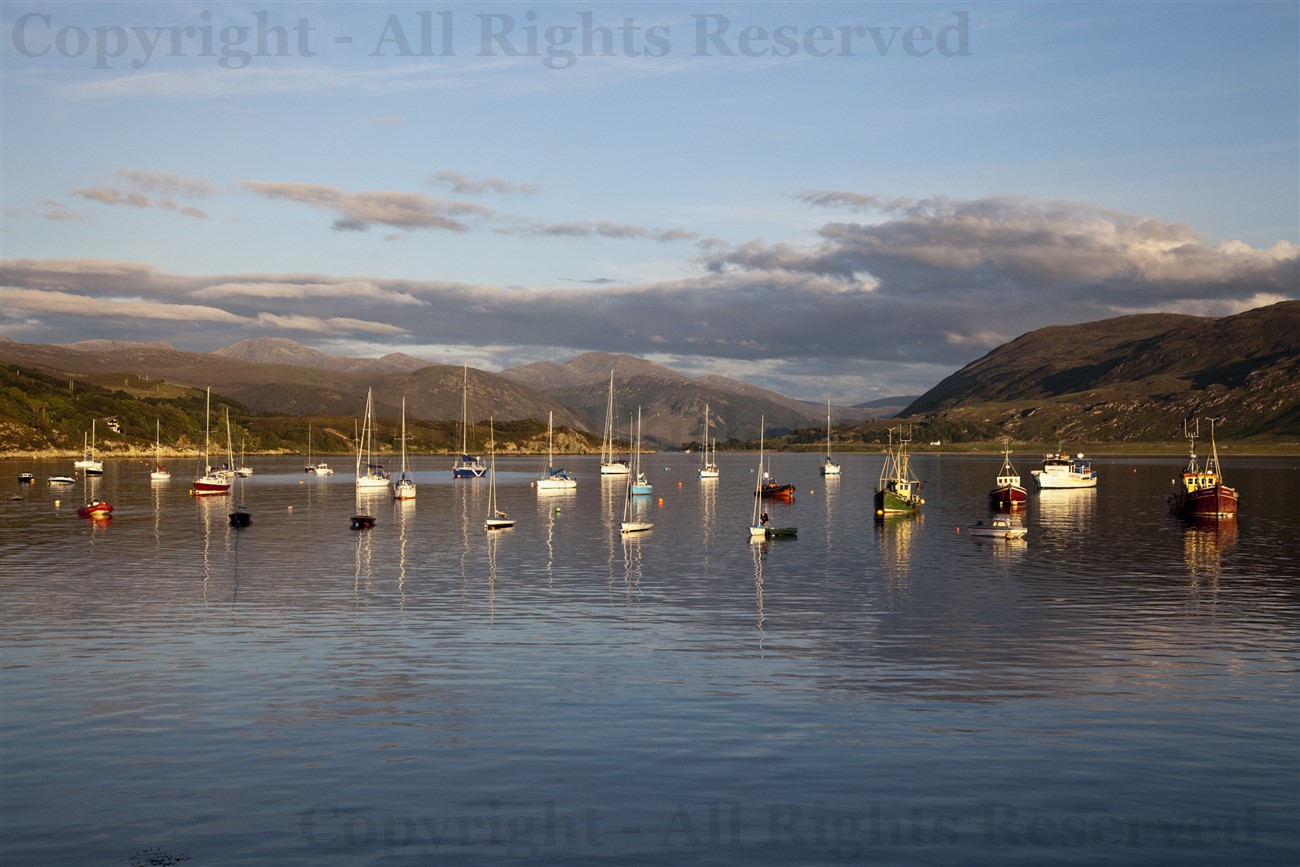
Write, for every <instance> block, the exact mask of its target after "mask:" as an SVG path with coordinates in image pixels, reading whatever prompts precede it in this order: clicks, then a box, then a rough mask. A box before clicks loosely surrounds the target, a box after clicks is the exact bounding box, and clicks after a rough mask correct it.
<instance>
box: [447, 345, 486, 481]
mask: <svg viewBox="0 0 1300 867" xmlns="http://www.w3.org/2000/svg"><path fill="white" fill-rule="evenodd" d="M464 369H465V381H464V383H463V384H462V385H461V390H460V459H459V460H457V461H456V463H454V464H452V467H451V476H452V478H454V479H479V478H482V477H483V474H484V473H486V472H487V469H488V468H487V464H485V463H483V460H482V458H480V457H478V456H477V455H471V454H470V453H469V365H468V364H466V365H465V368H464Z"/></svg>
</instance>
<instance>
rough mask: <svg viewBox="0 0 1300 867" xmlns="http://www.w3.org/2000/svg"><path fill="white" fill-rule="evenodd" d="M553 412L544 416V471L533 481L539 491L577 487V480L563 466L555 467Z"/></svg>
mask: <svg viewBox="0 0 1300 867" xmlns="http://www.w3.org/2000/svg"><path fill="white" fill-rule="evenodd" d="M554 431H555V413H554V411H552V412H550V413H549V414H548V415H547V417H546V471H545V473H544V474H543V475H542V477H541V478H540V479H538V480H537V481H535V482H533V485H534V486H536V488H537V490H539V491H562V490H567V489H569V488H576V487H578V480H577V479H575V478H573V477H572V476H570V475H569V471H568V470H566V469H565V468H564V467H560V468H559V469H556V467H555V442H554Z"/></svg>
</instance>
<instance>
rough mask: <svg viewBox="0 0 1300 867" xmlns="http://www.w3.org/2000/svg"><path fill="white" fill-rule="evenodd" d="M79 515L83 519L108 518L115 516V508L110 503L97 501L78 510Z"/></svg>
mask: <svg viewBox="0 0 1300 867" xmlns="http://www.w3.org/2000/svg"><path fill="white" fill-rule="evenodd" d="M77 514H78V515H80V516H81V517H83V518H107V517H109V516H110V515H112V514H113V507H112V506H110V505H109V504H108V503H103V502H98V501H96V502H94V503H87V504H86V505H84V506H82V507H80V508H79V509H77Z"/></svg>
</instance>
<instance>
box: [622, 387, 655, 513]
mask: <svg viewBox="0 0 1300 867" xmlns="http://www.w3.org/2000/svg"><path fill="white" fill-rule="evenodd" d="M629 476H630V479H629V481H630V484H629V485H628V490H630V491H631V492H632V493H633V494H634V495H636V496H645V495H647V494H651V493H654V485H652V484H650V480H649V479H647V478H646V474H645V473H644V472H642V471H641V407H639V406H638V407H637V408H636V446H635V447H634V448H633V449H632V472H631V473H630V474H629Z"/></svg>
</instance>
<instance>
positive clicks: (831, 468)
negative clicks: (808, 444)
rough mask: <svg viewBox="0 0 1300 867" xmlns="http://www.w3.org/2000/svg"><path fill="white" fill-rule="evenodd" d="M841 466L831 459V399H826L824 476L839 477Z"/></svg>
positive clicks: (828, 397)
mask: <svg viewBox="0 0 1300 867" xmlns="http://www.w3.org/2000/svg"><path fill="white" fill-rule="evenodd" d="M839 474H840V465H839V464H837V463H835V459H834V458H832V457H831V399H830V396H829V395H827V397H826V460H825V461H823V462H822V475H823V476H838V475H839Z"/></svg>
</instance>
